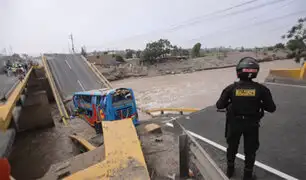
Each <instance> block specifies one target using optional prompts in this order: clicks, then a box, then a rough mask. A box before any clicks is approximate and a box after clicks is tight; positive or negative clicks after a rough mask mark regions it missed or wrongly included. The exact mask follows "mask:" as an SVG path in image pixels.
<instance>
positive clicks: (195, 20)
mask: <svg viewBox="0 0 306 180" xmlns="http://www.w3.org/2000/svg"><path fill="white" fill-rule="evenodd" d="M257 1H259V0H252V1H247V2H244V3H240V4H238V5H234V6H231V7H229V8H225V9H222V10H218V11H215V12H212V13H209V14H205V15H202V16H198V17H196V18H192V19H190V20H188V21H185V23H181V24H179V25H176V26H172V27H171V28H167V29H164V30H158V31H155V32H149V33H144V34H140V35H136V36H131V37H128V38H124V39H122V40H118V41H117V43H119V42H124V41H127V40H130V39H134V38H137V37H141V36H146V35H149V34H154V33H156V34H157V33H162V32H163V31H164V32H174V31H177V30H180V29H182V28H185V27H190V26H193V25H196V24H199V23H202V22H203V21H205V20H211V19H216V18H228V17H230V16H234V15H237V14H241V13H245V12H250V11H253V10H257V9H260V8H263V7H266V6H270V5H274V4H277V3H280V2H285V1H288V0H274V1H271V2H268V3H264V4H260V5H257V6H253V7H249V8H247V9H242V10H239V11H235V12H231V13H227V14H223V15H222V14H220V13H223V12H227V11H230V10H233V9H236V8H239V7H243V6H246V5H249V4H252V3H254V2H257ZM216 14H220V15H217V16H212V15H216ZM210 16H212V17H210ZM117 43H115V42H110V43H109V45H111V44H113V45H115V44H117ZM105 44H108V43H105Z"/></svg>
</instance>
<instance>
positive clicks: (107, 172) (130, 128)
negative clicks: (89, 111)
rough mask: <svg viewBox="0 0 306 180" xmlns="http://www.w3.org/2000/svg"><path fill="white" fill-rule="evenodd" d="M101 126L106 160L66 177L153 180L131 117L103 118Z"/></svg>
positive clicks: (78, 178)
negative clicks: (106, 119) (115, 119)
mask: <svg viewBox="0 0 306 180" xmlns="http://www.w3.org/2000/svg"><path fill="white" fill-rule="evenodd" d="M102 126H103V136H104V145H105V158H106V159H105V160H104V161H102V162H100V163H98V164H95V165H93V166H90V167H89V168H87V169H84V170H82V171H79V172H76V173H74V174H72V175H71V176H68V177H67V178H65V179H66V180H70V179H71V180H72V179H73V180H81V179H82V180H83V179H114V178H115V179H150V176H149V173H148V170H147V166H146V162H145V158H144V155H143V152H142V148H141V145H140V142H139V139H138V136H137V132H136V129H135V127H134V125H133V122H132V120H131V119H123V120H119V121H104V122H102Z"/></svg>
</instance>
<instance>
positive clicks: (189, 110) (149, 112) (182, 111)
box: [145, 108, 200, 114]
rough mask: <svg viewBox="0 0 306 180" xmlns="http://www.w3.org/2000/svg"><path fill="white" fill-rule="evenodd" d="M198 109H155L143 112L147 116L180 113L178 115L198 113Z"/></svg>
mask: <svg viewBox="0 0 306 180" xmlns="http://www.w3.org/2000/svg"><path fill="white" fill-rule="evenodd" d="M199 110H200V109H196V108H156V109H149V110H146V111H145V112H146V113H147V114H151V113H154V112H161V114H164V112H167V111H168V112H180V114H183V113H184V112H189V113H192V112H196V111H199Z"/></svg>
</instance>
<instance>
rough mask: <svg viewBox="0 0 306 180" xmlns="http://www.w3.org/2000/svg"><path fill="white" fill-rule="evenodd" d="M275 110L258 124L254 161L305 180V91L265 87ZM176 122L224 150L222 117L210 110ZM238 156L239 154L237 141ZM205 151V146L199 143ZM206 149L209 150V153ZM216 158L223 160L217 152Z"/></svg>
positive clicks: (271, 86) (210, 108) (223, 122)
mask: <svg viewBox="0 0 306 180" xmlns="http://www.w3.org/2000/svg"><path fill="white" fill-rule="evenodd" d="M267 87H268V88H270V90H271V92H272V94H273V97H274V100H275V103H276V105H277V110H276V112H275V113H274V114H268V113H266V115H265V117H264V118H263V119H262V121H261V128H260V148H259V151H258V152H257V154H258V155H257V161H259V162H261V163H263V164H265V165H268V166H270V167H272V168H275V169H277V170H279V171H281V172H283V173H286V174H288V175H290V176H293V177H295V178H298V179H306V140H305V129H306V121H305V117H306V111H305V109H306V103H305V102H306V97H305V96H303V95H304V94H305V93H306V88H302V87H286V86H278V85H267ZM180 122H181V123H182V124H183V125H184V126H185V128H186V129H188V130H189V131H191V132H194V133H196V134H198V135H200V136H202V137H205V138H207V139H209V140H211V141H214V142H216V143H218V144H220V145H222V146H224V147H227V144H226V141H225V138H224V126H225V113H220V112H217V111H216V108H215V106H210V107H208V108H205V109H203V110H201V111H199V112H196V113H193V114H191V115H190V119H186V118H183V119H181V120H180ZM240 142H241V145H240V149H239V153H241V154H243V143H242V142H243V141H242V140H241V141H240ZM202 146H203V147H204V148H205V149H207V147H208V146H207V145H205V143H204V144H203V143H202ZM211 148H213V147H212V146H210V148H209V149H210V150H208V151H213V150H212V149H211ZM217 153H218V152H217ZM214 156H215V157H216V156H225V154H224V153H223V152H221V151H220V152H219V153H218V155H214Z"/></svg>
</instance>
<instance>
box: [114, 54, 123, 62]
mask: <svg viewBox="0 0 306 180" xmlns="http://www.w3.org/2000/svg"><path fill="white" fill-rule="evenodd" d="M115 59H116V61H117V62H121V63H124V62H125V61H124V59H123V57H122V56H120V55H116V56H115Z"/></svg>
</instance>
